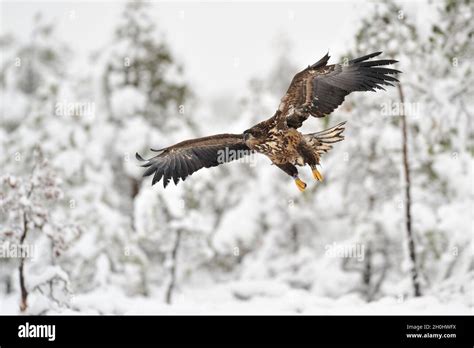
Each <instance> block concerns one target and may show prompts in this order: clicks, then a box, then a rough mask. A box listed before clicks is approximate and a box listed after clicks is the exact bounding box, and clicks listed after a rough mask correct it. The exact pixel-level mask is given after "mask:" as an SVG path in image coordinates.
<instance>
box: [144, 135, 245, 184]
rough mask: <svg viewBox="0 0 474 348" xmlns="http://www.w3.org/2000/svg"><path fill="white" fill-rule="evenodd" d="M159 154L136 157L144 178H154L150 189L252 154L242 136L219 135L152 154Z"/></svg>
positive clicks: (194, 140) (193, 140) (190, 141)
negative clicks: (146, 157) (144, 169)
mask: <svg viewBox="0 0 474 348" xmlns="http://www.w3.org/2000/svg"><path fill="white" fill-rule="evenodd" d="M153 151H159V152H160V153H159V154H158V155H156V156H155V157H152V158H150V159H144V158H143V157H142V156H140V154H138V153H137V154H136V155H135V156H136V158H137V160H139V161H141V162H145V163H144V164H143V165H142V167H147V170H146V171H145V172H144V173H143V176H150V175H152V174H154V175H153V179H152V185H154V184H156V183H157V182H158V181H160V180H163V186H164V187H166V186H167V185H168V183H169V182H170V181H171V179H172V180H173V182H174V183H175V184H178V182H179V180H180V179H181V180H183V181H184V180H185V179H186V177H187V176H189V175H191V174H193V173H194V172H196V171H197V170H199V169H201V168H210V167H215V166H218V165H219V164H222V163H226V162H229V161H231V160H235V159H238V158H241V157H243V156H245V155H248V154H250V153H251V150H250V149H249V148H248V147H247V145H245V142H244V139H243V135H242V134H220V135H214V136H210V137H203V138H198V139H192V140H186V141H183V142H181V143H178V144H176V145H173V146H170V147H167V148H164V149H160V150H153Z"/></svg>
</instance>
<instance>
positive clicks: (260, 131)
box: [136, 52, 400, 191]
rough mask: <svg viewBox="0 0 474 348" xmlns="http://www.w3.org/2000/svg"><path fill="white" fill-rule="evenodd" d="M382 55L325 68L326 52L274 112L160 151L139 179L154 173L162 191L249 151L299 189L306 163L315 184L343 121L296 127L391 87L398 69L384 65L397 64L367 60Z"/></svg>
mask: <svg viewBox="0 0 474 348" xmlns="http://www.w3.org/2000/svg"><path fill="white" fill-rule="evenodd" d="M381 53H382V52H376V53H372V54H368V55H366V56H363V57H360V58H357V59H353V60H350V61H348V62H347V63H341V64H333V65H327V63H328V60H329V55H328V54H326V55H325V56H324V57H323V58H321V59H320V60H319V61H318V62H316V63H315V64H313V65H310V66H308V67H307V68H306V69H304V70H303V71H301V72H299V73H298V74H296V75H295V77H294V78H293V80H292V81H291V84H290V87H289V88H288V91H287V92H286V94H285V95H284V96H283V98H282V99H281V103H280V106H279V107H278V110H277V111H276V112H275V114H274V115H273V116H272V117H271V118H269V119H268V120H265V121H263V122H260V123H258V124H256V125H255V126H253V127H252V128H249V129H247V130H246V131H245V132H243V133H242V134H219V135H213V136H208V137H203V138H197V139H191V140H186V141H183V142H180V143H178V144H176V145H173V146H170V147H166V148H163V149H160V150H153V149H152V151H156V152H158V154H157V155H156V156H155V157H152V158H150V159H148V160H145V159H143V158H142V157H141V156H140V155H139V154H138V153H137V154H136V157H137V159H138V160H139V161H144V162H146V163H145V164H143V165H142V166H143V167H147V169H146V171H145V173H144V174H143V176H149V175H152V174H154V176H153V180H152V185H154V184H155V183H157V182H158V181H160V180H161V179H163V186H164V187H166V186H167V185H168V183H169V182H170V180H171V179H173V181H174V183H175V184H177V183H178V182H179V180H180V179H181V180H183V181H184V180H185V179H186V177H188V176H189V175H191V174H193V173H194V172H195V171H197V170H199V169H201V168H203V167H204V168H209V167H215V166H218V165H220V164H223V163H226V162H230V161H232V160H235V159H238V158H241V157H243V156H246V155H248V154H251V153H253V152H257V153H261V154H264V155H266V156H267V157H268V158H270V160H271V161H272V163H273V164H275V165H276V166H277V167H279V168H280V169H281V170H283V171H284V172H285V173H287V174H288V175H290V176H291V177H292V178H293V179H294V181H295V183H296V186H297V187H298V189H299V190H300V191H304V189H305V188H306V184H305V183H304V182H303V181H302V180H301V179H300V178H299V177H298V169H297V168H296V166H297V165H298V166H304V165H306V164H308V165H309V166H310V167H311V169H312V173H313V177H314V178H315V179H316V180H319V181H322V180H323V176H322V175H321V173H320V172H319V171H318V169H317V165H318V164H319V161H320V158H321V155H322V154H323V153H325V152H327V151H329V150H330V149H331V148H332V144H333V143H336V142H338V141H341V140H343V139H344V136H343V135H342V132H343V131H344V124H345V122H342V123H340V124H338V125H336V126H334V127H332V128H329V129H326V130H324V131H321V132H317V133H310V134H302V133H300V132H299V131H298V130H297V129H298V128H299V127H301V125H302V124H303V122H304V121H305V120H306V119H307V118H308V117H309V116H313V117H324V116H327V115H329V114H330V113H331V112H333V111H334V110H335V109H336V108H337V107H338V106H339V105H341V104H342V102H343V101H344V98H345V97H346V95H348V94H350V93H351V92H355V91H375V90H376V89H384V88H383V87H382V86H384V85H385V86H393V84H392V82H398V80H397V79H396V78H395V77H393V76H391V75H394V74H397V73H400V71H398V70H395V69H389V68H386V67H384V66H385V65H390V64H394V63H397V61H396V60H392V59H386V60H369V59H371V58H373V57H376V56H378V55H379V54H381Z"/></svg>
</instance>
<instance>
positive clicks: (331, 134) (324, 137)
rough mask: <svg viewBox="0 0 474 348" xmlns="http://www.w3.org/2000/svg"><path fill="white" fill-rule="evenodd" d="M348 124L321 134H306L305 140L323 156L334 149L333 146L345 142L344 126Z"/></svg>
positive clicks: (338, 125)
mask: <svg viewBox="0 0 474 348" xmlns="http://www.w3.org/2000/svg"><path fill="white" fill-rule="evenodd" d="M345 124H346V122H341V123H339V124H337V125H336V126H334V127H331V128H328V129H326V130H323V131H321V132H317V133H310V134H304V135H303V136H304V138H305V140H306V141H308V142H309V143H310V144H311V145H313V147H314V150H315V151H316V152H317V153H318V154H319V155H321V154H323V153H326V152H328V151H329V150H331V149H332V145H331V144H334V143H337V142H338V141H341V140H344V136H343V135H342V132H344V129H345V128H344V125H345Z"/></svg>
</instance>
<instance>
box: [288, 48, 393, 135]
mask: <svg viewBox="0 0 474 348" xmlns="http://www.w3.org/2000/svg"><path fill="white" fill-rule="evenodd" d="M381 53H382V52H375V53H371V54H368V55H365V56H363V57H359V58H356V59H352V60H350V61H349V62H348V63H347V64H334V65H326V64H327V62H328V60H329V55H328V54H326V55H325V56H324V57H323V58H322V59H320V60H319V61H318V62H316V63H315V64H313V65H312V66H309V67H308V68H306V69H304V70H303V71H301V72H299V73H298V74H296V75H295V77H294V78H293V81H292V82H291V84H290V87H289V88H288V91H287V93H286V95H285V96H284V97H283V101H284V105H283V108H282V110H281V111H282V112H281V114H282V115H283V117H286V122H287V125H288V126H289V127H292V128H299V127H301V125H302V124H303V122H304V121H305V120H306V119H307V118H308V117H309V116H314V117H324V116H327V115H328V114H330V113H331V112H333V111H334V110H335V109H336V108H337V107H338V106H339V105H341V104H342V102H343V101H344V98H345V97H346V96H347V95H348V94H350V93H352V92H356V91H376V90H377V89H381V90H384V86H393V82H398V80H397V78H395V77H393V76H390V75H394V74H397V73H400V71H398V70H395V69H390V68H386V67H384V66H386V65H390V64H394V63H397V61H396V60H393V59H383V60H372V61H369V60H368V59H371V58H374V57H376V56H378V55H380V54H381Z"/></svg>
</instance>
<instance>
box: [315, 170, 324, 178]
mask: <svg viewBox="0 0 474 348" xmlns="http://www.w3.org/2000/svg"><path fill="white" fill-rule="evenodd" d="M313 178H315V179H316V180H319V181H323V179H324V178H323V174H321V173H320V172H319V171H318V170H317V169H316V168H314V169H313Z"/></svg>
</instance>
